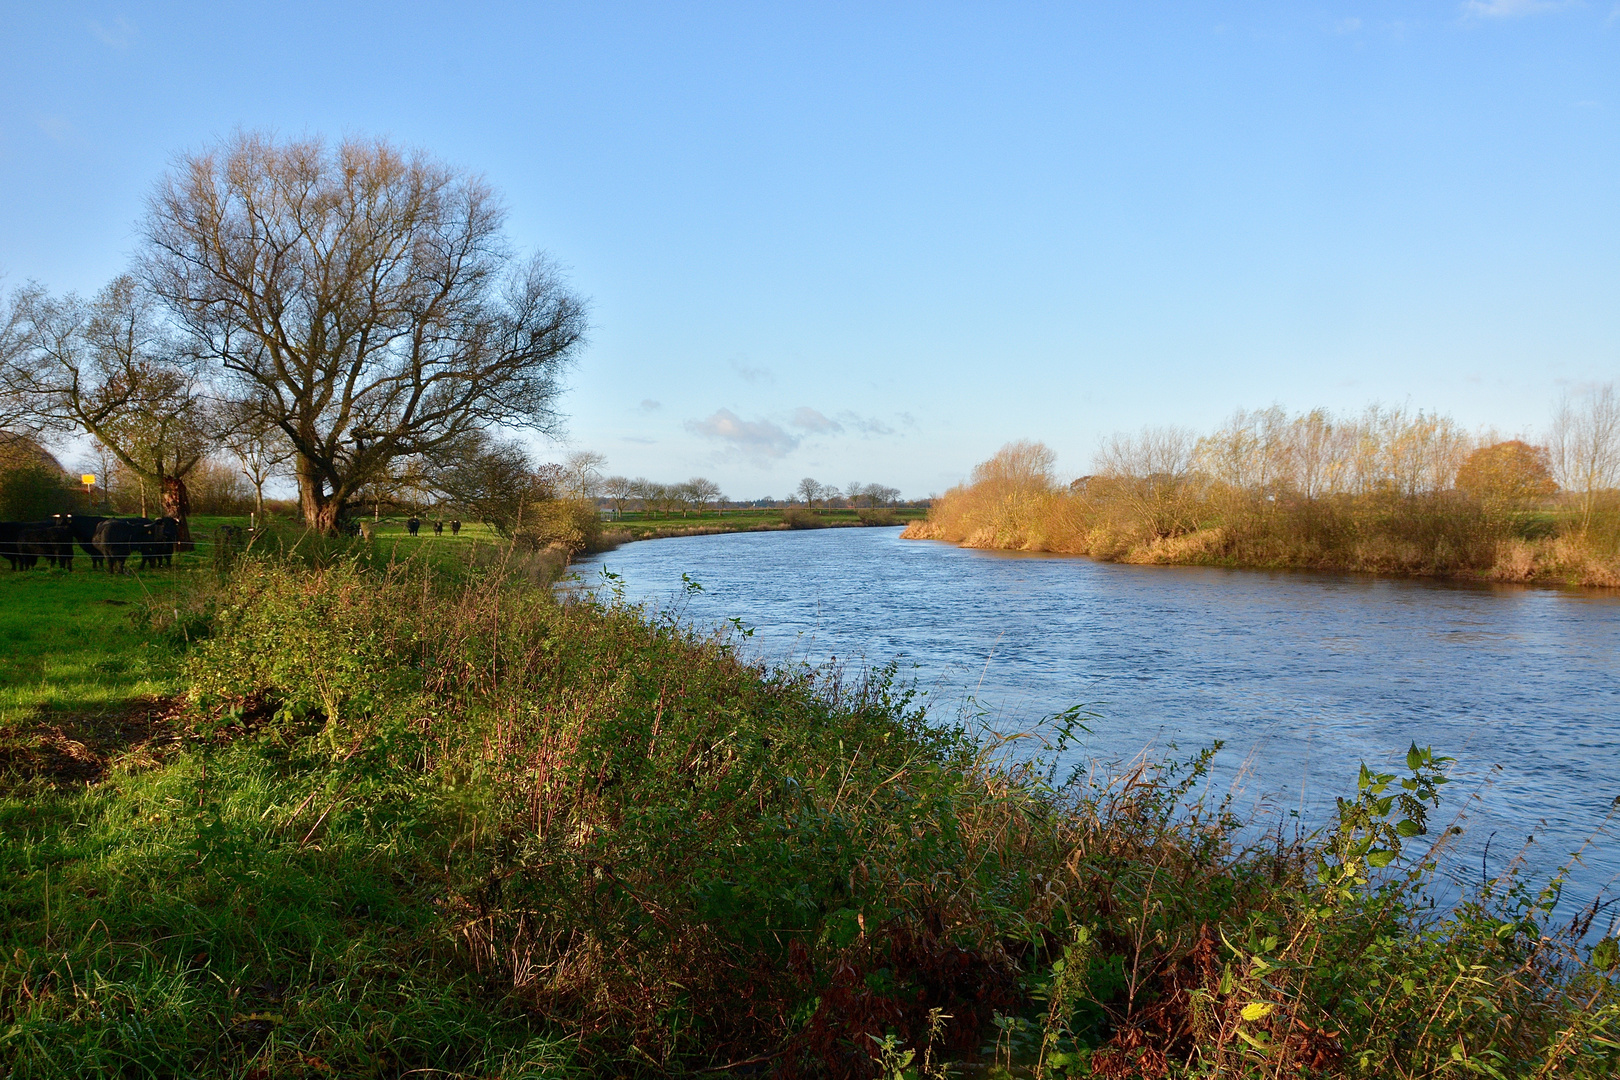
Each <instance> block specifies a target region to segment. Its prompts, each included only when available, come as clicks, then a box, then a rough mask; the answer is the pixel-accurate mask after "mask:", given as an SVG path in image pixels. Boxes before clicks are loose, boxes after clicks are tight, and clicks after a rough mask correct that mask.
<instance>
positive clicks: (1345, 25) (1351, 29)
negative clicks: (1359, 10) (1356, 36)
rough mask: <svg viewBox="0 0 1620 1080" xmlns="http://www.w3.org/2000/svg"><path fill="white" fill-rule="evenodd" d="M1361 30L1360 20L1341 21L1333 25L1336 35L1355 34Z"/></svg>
mask: <svg viewBox="0 0 1620 1080" xmlns="http://www.w3.org/2000/svg"><path fill="white" fill-rule="evenodd" d="M1360 29H1361V20H1360V19H1340V20H1339V21H1338V22H1336V23H1334V24H1333V32H1334V33H1335V34H1353V33H1355V32H1356V31H1357V30H1360Z"/></svg>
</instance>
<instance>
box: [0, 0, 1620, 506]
mask: <svg viewBox="0 0 1620 1080" xmlns="http://www.w3.org/2000/svg"><path fill="white" fill-rule="evenodd" d="M237 127H247V128H258V129H268V130H272V131H276V132H279V133H282V134H286V135H302V134H324V135H327V136H329V137H334V138H337V137H341V136H343V135H345V134H363V135H386V136H389V137H391V138H393V139H395V140H397V141H399V142H402V143H406V144H411V145H416V146H422V147H425V148H428V149H430V150H432V151H433V152H435V153H436V154H438V155H440V156H441V157H443V158H445V159H446V160H448V161H451V162H453V163H456V164H458V165H463V166H466V167H468V168H471V169H474V170H476V171H479V172H481V173H483V174H484V175H485V176H487V177H488V178H489V180H490V181H491V182H492V183H493V184H494V185H495V186H496V187H497V188H498V189H499V190H500V191H502V192H503V194H504V197H505V200H506V202H507V204H508V206H509V208H510V219H509V232H510V234H511V236H512V238H513V239H514V241H515V242H516V243H517V244H518V245H520V246H522V247H525V248H541V249H544V250H546V251H548V252H549V253H551V254H552V255H553V256H554V257H555V258H556V259H557V260H558V261H560V262H561V263H562V264H563V265H564V266H566V267H567V268H568V270H569V273H570V275H571V278H572V281H573V283H574V285H575V286H576V288H577V289H578V290H579V291H580V292H581V293H583V294H585V295H586V296H588V297H589V298H590V299H591V302H592V313H593V314H592V321H593V326H594V329H593V332H592V339H591V345H590V347H589V349H588V350H587V351H586V352H585V353H583V354H582V356H581V359H580V363H579V365H578V368H577V370H576V371H575V373H574V375H573V376H572V379H571V389H570V392H569V395H568V397H567V399H566V401H565V403H564V411H565V412H566V413H567V414H568V415H569V417H570V423H569V438H570V444H569V446H568V447H560V446H542V447H541V451H542V453H545V454H547V455H548V456H552V457H556V456H560V455H561V454H563V453H566V452H567V450H568V449H570V448H591V449H596V450H599V451H601V452H603V453H604V454H606V455H607V457H608V462H609V467H610V469H611V470H612V471H615V472H622V473H626V474H630V475H636V474H644V475H648V476H652V477H655V478H660V479H668V480H677V479H684V478H686V477H688V476H691V475H694V474H702V475H707V476H710V477H712V478H714V479H716V480H718V481H719V482H720V483H721V484H722V486H723V487H724V488H725V490H726V491H727V493H728V494H730V495H731V496H733V497H738V498H751V497H757V496H761V495H776V496H781V495H784V494H786V493H787V492H788V490H789V489H791V488H792V487H793V485H794V484H795V483H796V482H797V481H798V479H799V478H800V477H802V476H806V475H810V476H815V477H817V478H819V479H821V480H823V481H830V482H836V483H839V484H845V483H848V482H849V481H851V480H860V481H863V482H874V481H875V482H882V483H887V484H892V485H895V486H897V487H899V488H901V489H902V490H903V491H904V492H905V493H906V494H908V495H925V494H928V493H930V492H937V491H942V490H944V489H945V488H946V487H948V486H949V485H950V484H951V483H953V482H955V481H956V480H958V479H960V478H961V477H962V476H964V475H965V474H966V472H967V471H968V470H970V469H971V468H972V466H973V465H974V463H975V462H977V461H979V460H982V459H983V458H985V457H987V456H988V455H989V454H990V453H992V452H993V451H994V450H995V449H996V448H997V447H998V446H999V445H1000V444H1002V443H1003V442H1005V441H1007V440H1009V439H1015V438H1039V439H1043V440H1045V441H1046V442H1048V443H1049V444H1050V445H1052V446H1053V447H1054V448H1055V449H1056V450H1057V451H1058V454H1059V464H1060V467H1061V468H1063V469H1065V470H1067V471H1069V472H1074V473H1078V472H1083V471H1085V469H1086V466H1087V464H1088V462H1089V459H1090V456H1091V452H1092V451H1093V449H1095V447H1096V445H1097V442H1098V440H1099V438H1101V437H1102V436H1104V435H1106V434H1108V433H1110V432H1112V431H1115V430H1119V429H1134V428H1138V427H1140V426H1142V425H1144V424H1149V423H1175V424H1186V425H1191V426H1194V427H1198V428H1207V427H1210V426H1212V425H1214V424H1216V423H1218V422H1219V421H1220V420H1221V419H1222V418H1223V417H1224V416H1226V415H1227V414H1229V413H1230V412H1231V411H1232V410H1233V409H1234V408H1236V407H1238V406H1251V407H1252V406H1264V405H1269V404H1271V403H1273V402H1275V403H1279V404H1281V405H1283V406H1285V407H1287V408H1290V409H1305V408H1310V407H1313V406H1317V405H1325V406H1328V407H1330V408H1334V409H1341V410H1345V409H1359V408H1361V407H1362V406H1364V405H1366V404H1368V403H1369V402H1372V401H1375V400H1377V401H1382V402H1385V403H1392V404H1410V405H1411V406H1413V407H1420V408H1431V409H1439V410H1441V411H1444V412H1448V413H1450V414H1452V415H1453V416H1455V417H1456V418H1457V419H1458V420H1459V421H1461V422H1463V423H1464V424H1466V425H1468V426H1470V427H1478V426H1486V425H1489V426H1494V427H1496V428H1499V429H1501V430H1502V431H1504V432H1506V433H1519V432H1527V433H1533V432H1535V431H1536V430H1538V429H1539V428H1540V427H1541V426H1542V425H1543V424H1544V422H1545V420H1546V417H1547V415H1548V413H1549V411H1550V407H1551V405H1552V403H1553V401H1554V400H1555V399H1556V397H1557V396H1558V394H1559V393H1560V392H1561V390H1563V389H1565V388H1574V387H1579V386H1580V385H1582V384H1586V383H1592V382H1599V381H1606V380H1610V379H1614V378H1616V377H1620V4H1617V3H1616V2H1614V0H1589V2H1585V3H1582V2H1569V3H1558V2H1550V0H1549V2H1537V0H1477V2H1464V0H1444V2H1433V3H1422V2H1409V3H1394V2H1385V3H1314V2H1309V0H1287V2H1276V3H1259V2H1256V3H1241V4H1239V3H1228V4H1213V3H1197V2H1188V3H1174V4H1171V3H1162V4H1154V3H1142V2H1121V3H1068V4H1052V5H1037V4H982V5H952V4H939V3H930V4H907V3H871V2H866V3H853V4H847V5H843V4H833V3H820V4H814V5H798V6H792V5H783V4H747V5H742V4H738V5H727V4H720V3H706V4H679V5H677V4H664V5H646V6H641V5H630V4H619V5H610V4H590V5H587V4H572V5H542V4H521V5H501V4H443V5H413V4H409V3H388V4H375V5H373V4H344V5H336V4H297V3H277V4H251V5H249V4H242V5H220V4H195V5H183V4H167V5H141V4H72V3H55V4H49V5H45V4H21V3H6V4H4V5H0V271H3V272H4V273H5V274H6V276H7V282H8V283H9V284H17V283H19V282H21V281H24V280H27V279H36V280H38V281H40V282H41V283H43V284H45V285H47V286H48V287H50V288H52V289H57V290H68V289H76V290H80V291H94V290H95V289H96V288H98V287H99V286H100V285H101V284H102V283H104V282H105V281H106V280H107V279H108V278H109V277H111V276H112V275H113V274H115V273H117V272H118V271H119V270H120V269H122V267H123V266H124V265H125V263H126V262H127V260H128V258H129V255H130V253H131V251H132V249H133V246H134V243H135V227H134V226H135V222H136V220H137V219H138V217H139V216H140V213H141V207H142V200H143V199H144V198H145V196H146V194H147V193H148V192H149V191H150V190H151V188H152V186H153V184H154V182H155V181H156V179H157V178H158V177H159V176H160V175H161V174H162V172H163V171H164V169H165V168H166V167H167V165H168V164H169V162H170V161H171V160H172V159H173V157H174V155H176V154H178V153H181V152H184V151H188V150H193V149H197V148H199V147H201V146H203V145H204V144H206V143H207V142H208V141H210V140H212V139H215V138H217V137H219V136H222V135H225V134H228V133H230V132H231V131H232V130H233V129H234V128H237Z"/></svg>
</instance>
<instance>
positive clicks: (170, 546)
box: [136, 517, 180, 570]
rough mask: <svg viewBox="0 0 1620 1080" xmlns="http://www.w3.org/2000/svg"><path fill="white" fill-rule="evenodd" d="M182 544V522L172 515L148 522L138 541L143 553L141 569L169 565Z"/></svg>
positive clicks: (140, 550) (138, 546)
mask: <svg viewBox="0 0 1620 1080" xmlns="http://www.w3.org/2000/svg"><path fill="white" fill-rule="evenodd" d="M179 545H180V522H179V521H177V520H175V519H174V518H172V517H161V518H158V519H157V520H156V521H151V522H148V523H147V525H146V528H145V529H144V530H142V536H141V538H140V540H139V541H137V543H136V550H138V551H139V552H140V555H141V569H142V570H145V569H146V568H147V567H148V566H168V565H170V564H171V563H172V562H173V561H174V553H175V551H176V550H178V549H179Z"/></svg>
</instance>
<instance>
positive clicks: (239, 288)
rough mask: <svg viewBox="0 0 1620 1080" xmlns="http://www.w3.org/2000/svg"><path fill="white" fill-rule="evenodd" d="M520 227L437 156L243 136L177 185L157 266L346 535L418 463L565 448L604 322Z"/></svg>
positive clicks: (163, 292)
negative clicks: (440, 456) (547, 440)
mask: <svg viewBox="0 0 1620 1080" xmlns="http://www.w3.org/2000/svg"><path fill="white" fill-rule="evenodd" d="M504 217H505V213H504V211H503V209H502V208H501V206H500V204H499V201H498V200H497V198H496V196H495V195H494V193H493V192H492V191H491V189H490V188H489V187H488V186H487V185H486V184H485V183H484V182H483V181H482V180H481V179H479V178H478V177H476V176H473V175H471V174H469V173H467V172H464V171H462V170H458V169H455V168H452V167H449V166H447V165H445V164H443V163H441V162H439V161H436V160H434V159H433V158H431V157H429V156H427V155H426V154H423V153H420V152H407V151H404V150H401V149H399V148H397V147H395V146H392V145H390V144H389V143H387V142H382V141H371V142H363V141H358V140H351V141H346V142H344V143H342V144H340V145H338V146H336V147H330V146H327V145H326V144H324V143H322V142H320V141H319V140H294V141H287V142H277V141H275V140H273V139H271V138H269V137H267V136H263V135H257V134H240V135H237V136H236V137H234V138H232V139H230V140H228V141H226V142H224V143H222V144H220V145H218V146H215V147H213V148H211V149H208V150H206V151H204V152H202V153H199V154H196V155H194V156H191V157H188V158H185V159H183V160H181V162H180V163H179V164H178V165H177V167H176V168H175V169H174V170H173V171H172V172H171V173H170V174H169V175H168V176H167V177H166V178H165V179H164V180H163V182H162V183H161V184H160V185H159V187H158V189H157V191H156V193H155V194H154V195H153V197H152V199H151V201H150V204H149V207H148V212H147V216H146V220H145V225H144V234H145V250H144V253H143V256H142V258H141V262H140V267H141V273H142V276H143V277H144V279H145V281H146V282H147V284H148V285H149V287H150V288H151V289H152V291H153V292H154V293H156V294H157V295H158V296H160V297H162V298H163V300H164V301H165V302H166V304H167V305H168V307H169V309H170V311H171V313H172V314H173V316H174V318H175V320H176V321H177V322H178V324H179V325H180V326H181V327H182V328H183V330H184V333H185V335H186V336H187V338H188V339H189V346H190V350H191V351H192V353H193V354H194V355H196V356H197V357H198V358H199V359H200V360H201V361H202V362H203V363H204V364H205V365H207V366H208V367H210V368H212V377H213V379H214V380H215V381H216V382H217V384H218V385H219V388H220V391H221V393H222V396H224V397H226V398H227V399H229V400H232V401H235V402H238V403H240V404H241V405H243V406H244V407H246V408H247V409H249V410H250V411H252V412H255V413H257V414H258V416H259V417H260V418H261V419H262V420H263V421H264V422H265V423H267V424H268V425H271V426H273V427H275V428H277V429H279V430H280V432H281V433H282V434H283V435H284V436H285V438H286V440H287V442H288V444H289V445H290V446H291V448H292V454H293V462H292V464H293V470H294V473H295V475H296V478H297V481H298V494H299V501H300V504H301V506H302V509H303V515H304V519H305V521H306V523H307V524H309V525H310V526H311V527H313V528H316V529H319V530H321V531H323V532H334V531H336V530H337V529H338V528H339V525H340V518H341V516H342V515H343V512H344V509H345V507H346V506H347V505H348V504H349V503H350V501H351V500H352V499H353V498H354V496H355V495H356V493H357V492H358V491H359V490H360V489H361V488H362V487H363V486H364V485H365V484H366V483H367V482H368V481H370V480H372V479H373V478H376V477H379V476H383V475H385V474H386V473H387V472H388V469H389V466H390V465H391V464H392V463H393V462H395V461H397V460H398V459H400V458H410V457H420V458H423V459H426V460H429V461H431V460H432V459H433V458H434V457H435V455H436V454H437V453H440V452H442V451H445V450H447V449H449V448H452V447H455V446H457V445H458V444H461V443H462V442H463V441H464V439H465V437H466V436H467V435H468V434H469V433H472V432H479V431H483V430H486V429H488V428H491V427H508V428H527V429H531V430H536V431H540V432H545V433H552V432H554V430H555V428H556V426H557V423H558V417H557V414H556V412H555V404H556V401H557V396H558V393H559V391H560V389H561V382H560V377H561V375H562V372H563V370H564V368H565V367H566V366H567V364H568V363H569V362H570V360H571V359H572V358H573V356H574V354H575V353H576V351H577V350H578V348H579V347H580V345H581V344H582V342H583V340H584V334H585V329H586V315H585V306H584V304H583V302H582V301H581V300H580V299H579V298H578V297H576V296H575V295H574V294H573V293H572V292H571V291H569V289H568V288H567V287H566V285H565V284H564V283H563V281H562V280H561V277H560V276H559V274H558V273H557V271H556V269H555V268H554V267H553V266H552V265H551V264H550V263H549V262H547V261H546V260H545V259H544V258H543V257H540V256H536V257H533V258H529V259H520V258H518V257H517V256H516V255H515V254H514V252H513V251H512V249H511V247H510V246H509V244H508V243H507V241H506V239H505V237H504V235H503V232H502V226H503V224H504Z"/></svg>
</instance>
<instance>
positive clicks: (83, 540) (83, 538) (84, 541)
mask: <svg viewBox="0 0 1620 1080" xmlns="http://www.w3.org/2000/svg"><path fill="white" fill-rule="evenodd" d="M51 520H53V521H55V522H56V523H57V524H58V525H60V526H62V527H63V528H65V529H67V531H68V532H69V533H71V534H72V535H73V539H74V540H75V541H77V543H78V545H79V548H80V550H82V551H83V552H84V553H85V554H86V555H88V556H90V568H91V569H92V570H100V569H101V559H102V555H101V552H99V551H97V550H96V526H98V525H100V524H101V523H102V522H103V521H106V520H107V518H104V517H92V516H90V515H89V514H57V515H56V516H55V517H54V518H52V519H51Z"/></svg>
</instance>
